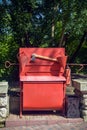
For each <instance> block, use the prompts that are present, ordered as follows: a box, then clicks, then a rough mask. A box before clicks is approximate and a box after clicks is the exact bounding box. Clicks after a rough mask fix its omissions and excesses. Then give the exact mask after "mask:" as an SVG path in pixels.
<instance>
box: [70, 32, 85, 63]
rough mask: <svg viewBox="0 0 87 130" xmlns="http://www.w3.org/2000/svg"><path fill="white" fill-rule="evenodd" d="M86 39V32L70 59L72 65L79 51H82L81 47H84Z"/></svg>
mask: <svg viewBox="0 0 87 130" xmlns="http://www.w3.org/2000/svg"><path fill="white" fill-rule="evenodd" d="M85 37H87V32H86V31H85V32H84V34H83V36H82V38H81V40H80V43H79V45H78V47H77V49H76V51H75V52H74V53H73V55H72V57H71V58H70V60H69V62H70V63H73V62H74V61H75V58H76V57H77V55H78V52H79V50H80V49H81V47H82V45H83V43H84V40H85Z"/></svg>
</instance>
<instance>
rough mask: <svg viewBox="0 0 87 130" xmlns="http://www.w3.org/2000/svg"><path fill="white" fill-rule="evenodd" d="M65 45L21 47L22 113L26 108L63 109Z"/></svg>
mask: <svg viewBox="0 0 87 130" xmlns="http://www.w3.org/2000/svg"><path fill="white" fill-rule="evenodd" d="M66 60H67V57H66V56H65V49H64V48H20V50H19V64H20V66H19V73H20V75H19V76H20V86H21V92H20V116H22V111H26V110H62V111H63V110H64V109H65V108H64V107H65V88H66V78H65V76H64V71H65V66H66Z"/></svg>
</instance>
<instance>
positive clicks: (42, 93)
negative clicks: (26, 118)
mask: <svg viewBox="0 0 87 130" xmlns="http://www.w3.org/2000/svg"><path fill="white" fill-rule="evenodd" d="M63 87H64V86H63V83H62V82H61V83H58V84H57V83H56V82H52V83H51V82H49V83H47V82H45V83H44V82H39V83H37V82H36V83H28V82H24V84H23V93H24V94H23V109H24V110H29V109H30V110H33V109H60V110H61V109H63V99H64V92H63Z"/></svg>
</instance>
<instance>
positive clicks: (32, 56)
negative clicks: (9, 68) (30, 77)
mask: <svg viewBox="0 0 87 130" xmlns="http://www.w3.org/2000/svg"><path fill="white" fill-rule="evenodd" d="M35 59H36V57H35V55H34V54H32V55H31V60H30V61H31V62H34V61H35Z"/></svg>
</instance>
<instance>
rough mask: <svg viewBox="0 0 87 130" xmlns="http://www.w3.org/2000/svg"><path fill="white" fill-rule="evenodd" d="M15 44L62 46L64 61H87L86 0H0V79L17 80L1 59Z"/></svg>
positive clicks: (11, 56) (15, 71) (15, 69)
mask: <svg viewBox="0 0 87 130" xmlns="http://www.w3.org/2000/svg"><path fill="white" fill-rule="evenodd" d="M19 47H65V48H66V53H67V55H68V56H69V58H68V63H84V64H87V0H72V1H71V0H0V80H2V79H9V80H18V66H16V67H11V68H9V69H6V68H5V66H4V63H5V61H6V60H9V61H11V62H15V63H16V62H18V61H17V57H16V55H17V53H18V49H19ZM72 71H73V70H72ZM84 72H85V73H86V72H87V71H84Z"/></svg>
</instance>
